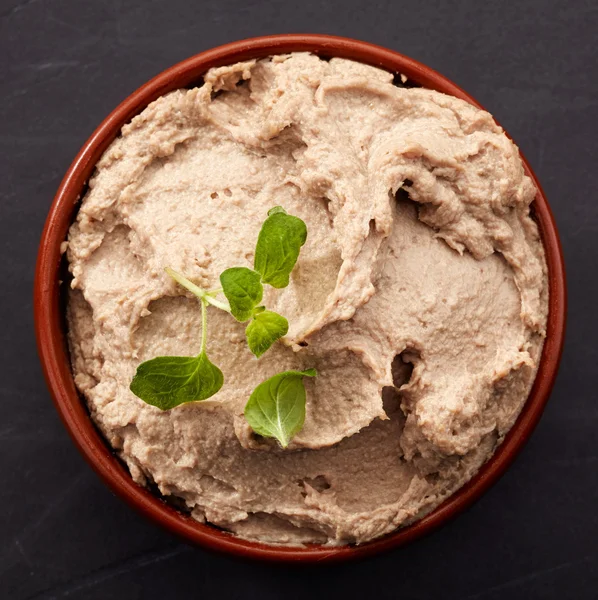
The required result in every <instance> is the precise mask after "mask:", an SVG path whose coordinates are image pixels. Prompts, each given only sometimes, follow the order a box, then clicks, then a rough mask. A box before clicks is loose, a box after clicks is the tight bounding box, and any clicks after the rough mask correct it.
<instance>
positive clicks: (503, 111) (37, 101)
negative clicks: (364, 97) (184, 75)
mask: <svg viewBox="0 0 598 600" xmlns="http://www.w3.org/2000/svg"><path fill="white" fill-rule="evenodd" d="M297 5H298V6H299V7H300V8H293V6H292V3H290V2H287V1H285V0H275V1H273V2H265V1H255V0H210V1H207V2H202V1H200V0H195V1H192V0H168V1H162V0H159V1H152V0H136V1H134V2H122V1H118V0H104V1H93V2H92V1H84V0H68V1H67V0H0V19H1V22H0V23H1V30H0V114H1V115H2V117H1V121H0V123H1V125H0V127H1V129H0V175H1V177H0V181H1V182H2V183H1V185H0V194H1V198H2V201H1V203H0V232H1V237H0V243H1V245H2V261H1V264H2V292H1V293H0V308H1V315H2V316H1V319H2V327H1V330H0V335H1V337H2V342H3V346H2V355H3V361H2V373H3V376H2V380H1V383H0V390H1V399H2V413H1V414H2V416H1V417H0V467H1V471H0V476H1V479H0V598H10V599H16V600H22V599H25V598H39V599H42V598H43V599H50V598H77V599H79V598H82V599H91V600H93V599H96V598H97V599H105V598H127V599H136V598H144V599H145V598H150V599H151V598H161V597H165V598H178V597H181V598H183V597H198V598H246V599H249V598H258V597H259V598H261V599H263V600H269V599H274V598H290V599H295V598H310V597H314V598H320V597H322V598H323V597H326V596H329V595H331V594H333V593H334V592H335V591H337V592H338V593H339V594H341V595H338V596H334V597H338V598H342V597H343V595H344V596H345V597H348V598H351V597H359V596H364V597H372V596H375V597H379V598H418V599H432V598H434V599H436V598H442V599H447V598H459V599H469V600H474V599H480V600H481V599H483V600H495V599H499V598H503V597H509V598H543V599H544V598H555V599H556V598H575V599H578V600H582V599H586V598H587V599H594V598H597V597H598V544H597V543H596V539H597V537H598V510H597V509H598V450H597V449H596V445H597V444H598V436H597V434H596V430H597V428H598V403H597V399H596V393H595V383H594V381H593V376H594V374H595V372H596V359H597V351H596V347H597V346H596V339H597V338H598V323H597V318H596V304H597V300H598V294H597V282H598V279H597V277H596V267H595V260H596V257H597V256H598V200H597V197H596V172H597V169H596V164H597V163H598V151H597V144H596V139H597V137H598V131H597V123H598V109H597V103H598V100H597V98H598V78H597V77H596V75H598V73H597V68H596V58H595V52H596V51H595V38H596V32H597V30H598V4H597V3H596V2H595V0H586V1H582V0H577V1H570V2H567V1H554V0H536V1H521V2H514V1H509V2H507V1H493V2H482V1H480V0H468V1H458V0H452V1H445V2H440V1H439V2H426V1H424V2H402V1H400V0H399V1H398V0H394V1H389V0H378V1H368V2H360V1H359V0H302V1H301V2H298V3H297ZM284 32H318V33H336V34H339V35H346V36H350V37H355V38H361V39H364V40H368V41H372V42H375V43H378V44H381V45H383V46H387V47H389V48H393V49H396V50H399V51H400V52H403V53H404V54H407V55H410V56H412V57H414V58H416V59H418V60H420V61H422V62H424V63H427V64H428V65H430V66H432V67H433V68H435V69H437V70H438V71H440V72H441V73H443V74H445V75H447V76H448V77H450V78H451V79H453V80H454V81H455V82H457V83H458V84H460V85H461V86H462V87H464V88H465V89H466V90H467V91H469V92H470V93H471V94H472V95H473V96H474V97H475V98H477V99H478V100H479V101H480V102H481V103H482V104H483V105H484V106H486V107H487V108H488V110H490V111H491V112H492V113H493V114H495V115H496V116H497V118H498V119H499V120H500V122H501V123H502V125H504V126H505V128H506V129H507V130H508V131H509V132H510V133H511V135H512V136H513V137H514V139H515V140H516V141H517V143H518V144H519V145H520V147H521V149H522V150H523V152H524V153H525V154H526V156H527V158H528V159H529V161H530V162H531V165H532V167H533V168H534V169H535V171H536V173H537V175H538V176H539V178H540V181H541V182H542V184H543V186H544V189H545V191H546V193H547V195H548V198H549V200H550V203H551V205H552V208H553V210H554V212H555V215H556V219H557V222H558V225H559V228H560V233H561V236H562V242H563V246H564V250H565V256H566V261H567V267H568V279H569V292H570V311H569V330H568V340H567V346H566V350H565V354H564V358H563V363H562V366H561V370H560V375H559V378H558V381H557V385H556V388H555V390H554V393H553V395H552V398H551V400H550V402H549V405H548V408H547V410H546V413H545V415H544V417H543V419H542V421H541V423H540V425H539V427H538V429H537V430H536V432H535V434H534V435H533V437H532V439H531V440H530V442H529V444H528V446H527V447H526V448H525V450H524V452H523V453H522V454H521V456H520V457H519V458H518V460H517V461H516V463H515V464H514V466H513V467H512V468H511V469H510V470H509V472H508V473H507V474H506V475H505V476H504V478H503V479H502V480H501V481H500V482H499V483H498V484H497V485H496V486H495V487H494V488H493V489H492V490H491V491H490V492H489V493H488V494H487V495H486V496H485V497H484V498H483V499H482V500H481V501H479V502H478V503H477V504H476V505H475V506H474V507H473V508H472V509H471V510H469V511H468V512H467V513H466V514H464V515H462V516H461V517H459V518H458V519H457V520H456V521H453V522H452V523H450V524H449V525H448V526H446V527H445V528H443V529H442V530H441V531H438V532H437V533H435V534H433V535H431V536H430V537H428V538H426V539H424V540H421V541H419V542H417V543H415V544H413V545H411V546H409V547H407V548H404V549H399V550H397V551H394V552H391V553H388V554H385V555H383V556H380V557H376V558H373V559H370V560H367V561H364V562H361V563H356V564H350V565H341V566H336V567H330V566H328V567H323V568H309V569H307V568H303V569H292V568H288V567H280V566H273V565H263V564H256V563H246V562H240V561H237V560H233V559H230V558H227V557H222V556H217V555H213V554H211V553H208V552H205V551H203V550H199V549H193V548H190V547H188V546H186V545H184V544H182V543H180V542H179V541H178V540H176V539H174V538H172V537H171V536H170V535H168V534H167V533H165V532H163V531H161V530H160V529H158V528H157V527H155V526H154V525H152V524H150V523H148V522H146V521H145V520H143V519H142V518H141V517H139V516H138V515H137V514H136V513H134V512H132V511H131V510H130V509H129V508H128V507H127V506H125V505H124V504H123V503H122V502H121V501H120V500H118V499H116V498H115V497H114V496H113V495H112V494H111V493H110V492H109V491H108V490H107V489H106V488H105V487H104V486H103V484H102V483H100V481H99V480H98V479H97V477H96V476H95V475H94V474H93V472H92V471H91V470H90V469H89V467H88V466H87V465H86V464H85V463H84V462H83V460H82V458H80V456H79V455H78V453H77V451H76V450H75V448H74V446H73V445H72V444H71V442H70V440H69V439H68V437H67V434H66V432H65V431H64V429H63V427H62V425H61V423H60V422H59V420H58V417H57V415H56V413H55V411H54V409H53V406H52V404H51V401H50V398H49V395H48V393H47V391H46V388H45V385H44V382H43V379H42V375H41V371H40V368H39V366H38V361H37V356H36V352H35V347H34V340H33V327H32V306H31V288H32V281H33V268H34V260H35V254H36V250H37V243H38V239H39V235H40V232H41V228H42V224H43V221H44V218H45V215H46V211H47V209H48V206H49V204H50V201H51V199H52V196H53V194H54V192H55V190H56V188H57V186H58V183H59V181H60V178H61V176H62V174H63V173H64V171H65V170H66V168H67V167H68V165H69V164H70V162H71V160H72V158H73V157H74V155H75V153H76V152H77V150H78V149H79V147H80V146H81V145H82V143H83V142H84V141H85V140H86V138H87V137H88V136H89V134H90V133H91V131H92V130H93V128H94V127H95V126H96V125H97V124H98V123H99V122H100V120H101V119H102V118H103V117H104V116H105V115H106V114H107V113H108V112H109V111H110V110H111V109H112V108H114V107H115V106H116V104H118V103H119V102H120V101H121V100H122V99H123V98H125V97H126V96H127V95H128V94H129V93H130V92H132V91H133V90H134V89H136V88H137V87H138V86H139V85H141V84H142V83H144V82H145V81H146V80H148V79H149V78H150V77H152V76H153V75H155V74H156V73H158V72H160V71H161V70H163V69H164V68H166V67H168V66H169V65H171V64H173V63H174V62H177V61H179V60H181V59H183V58H186V57H187V56H190V55H192V54H195V53H197V52H199V51H201V50H205V49H207V48H210V47H212V46H215V45H218V44H221V43H224V42H228V41H232V40H235V39H240V38H244V37H249V36H255V35H261V34H269V33H284ZM372 590H376V591H375V593H374V592H372Z"/></svg>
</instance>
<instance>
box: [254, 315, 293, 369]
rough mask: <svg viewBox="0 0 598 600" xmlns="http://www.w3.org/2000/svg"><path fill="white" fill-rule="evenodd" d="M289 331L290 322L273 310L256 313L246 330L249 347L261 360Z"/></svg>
mask: <svg viewBox="0 0 598 600" xmlns="http://www.w3.org/2000/svg"><path fill="white" fill-rule="evenodd" d="M256 310H257V309H256ZM288 330H289V322H288V321H287V320H286V319H285V318H284V317H283V316H282V315H279V314H278V313H275V312H273V311H271V310H265V311H260V312H258V313H257V314H255V313H254V317H253V319H252V320H251V322H250V323H249V325H247V328H246V329H245V335H246V336H247V345H248V346H249V349H250V350H251V351H252V352H253V353H254V354H255V355H256V356H257V357H258V358H259V357H260V356H261V355H262V354H263V353H264V352H265V351H266V350H268V348H270V346H271V345H272V344H273V343H274V342H275V341H276V340H278V339H280V338H281V337H282V336H283V335H286V334H287V331H288Z"/></svg>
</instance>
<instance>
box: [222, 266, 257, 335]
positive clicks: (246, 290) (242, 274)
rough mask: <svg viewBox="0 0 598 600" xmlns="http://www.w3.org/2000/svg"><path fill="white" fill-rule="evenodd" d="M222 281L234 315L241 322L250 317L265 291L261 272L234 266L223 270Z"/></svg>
mask: <svg viewBox="0 0 598 600" xmlns="http://www.w3.org/2000/svg"><path fill="white" fill-rule="evenodd" d="M220 283H221V284H222V290H223V291H224V295H225V296H226V299H227V300H228V303H229V304H230V311H231V314H232V315H233V317H235V319H237V321H241V323H243V322H244V321H247V319H250V318H251V315H253V309H254V308H255V307H256V306H257V305H258V304H259V303H260V302H261V300H262V295H263V293H264V288H263V287H262V283H261V281H260V275H259V273H256V272H255V271H252V270H251V269H248V268H247V267H233V268H232V269H226V271H223V272H222V274H221V275H220Z"/></svg>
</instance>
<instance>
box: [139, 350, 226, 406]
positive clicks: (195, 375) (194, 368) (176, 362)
mask: <svg viewBox="0 0 598 600" xmlns="http://www.w3.org/2000/svg"><path fill="white" fill-rule="evenodd" d="M223 382H224V377H223V375H222V371H221V370H220V369H219V368H218V367H217V366H216V365H214V364H212V363H211V362H210V361H209V360H208V357H207V355H206V354H205V353H202V354H200V355H199V356H190V357H188V356H158V357H156V358H152V359H151V360H147V361H145V362H143V363H141V364H140V365H139V366H138V367H137V372H136V373H135V377H133V381H131V386H130V389H131V391H132V392H133V393H134V394H135V395H136V396H138V397H139V398H141V399H142V400H143V401H144V402H146V403H147V404H151V405H152V406H157V407H158V408H160V409H161V410H168V409H170V408H174V407H175V406H178V405H179V404H184V403H185V402H195V401H198V400H205V399H206V398H209V397H210V396H213V395H214V394H215V393H216V392H217V391H218V390H219V389H220V388H221V387H222V383H223Z"/></svg>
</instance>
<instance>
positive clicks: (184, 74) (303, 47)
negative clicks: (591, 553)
mask: <svg viewBox="0 0 598 600" xmlns="http://www.w3.org/2000/svg"><path fill="white" fill-rule="evenodd" d="M296 51H308V52H313V53H316V54H318V55H321V56H324V57H332V56H338V57H343V58H349V59H353V60H356V61H359V62H363V63H367V64H371V65H375V66H379V67H382V68H385V69H387V70H389V71H391V72H395V73H402V74H404V75H406V76H407V77H408V78H409V79H411V80H413V81H415V82H416V83H418V84H420V85H422V86H423V87H426V88H430V89H435V90H438V91H441V92H444V93H446V94H450V95H452V96H456V97H457V98H461V99H463V100H466V101H467V102H469V103H471V104H473V105H474V106H477V107H480V108H481V106H480V104H479V103H478V102H476V101H475V100H474V99H473V98H472V97H471V96H470V95H469V94H467V93H466V92H464V91H463V90H462V89H461V88H459V87H458V86H457V85H455V84H454V83H453V82H451V81H450V80H448V79H447V78H446V77H444V76H442V75H440V74H439V73H437V72H435V71H434V70H432V69H430V68H429V67H427V66H425V65H423V64H421V63H419V62H417V61H415V60H413V59H411V58H408V57H406V56H404V55H402V54H400V53H398V52H395V51H392V50H388V49H386V48H383V47H380V46H376V45H374V44H370V43H367V42H362V41H358V40H353V39H349V38H344V37H336V36H328V35H314V34H283V35H273V36H263V37H257V38H251V39H246V40H241V41H237V42H232V43H229V44H225V45H223V46H219V47H217V48H213V49H211V50H207V51H205V52H202V53H200V54H197V55H195V56H192V57H191V58H188V59H186V60H184V61H182V62H180V63H178V64H176V65H174V66H172V67H170V68H169V69H166V70H165V71H163V72H162V73H160V74H159V75H157V76H156V77H154V78H153V79H151V80H150V81H149V82H148V83H146V84H145V85H143V86H141V87H140V88H139V89H138V90H136V91H135V92H133V93H132V94H131V95H130V96H129V97H128V98H126V99H125V100H124V101H123V102H122V103H121V104H120V105H119V106H118V107H117V108H116V109H114V110H113V111H112V112H111V113H110V114H109V115H108V116H107V117H106V119H104V121H103V122H102V123H101V124H100V125H99V127H98V128H97V129H96V130H95V131H94V132H93V134H92V135H91V137H90V138H89V139H88V140H87V142H86V143H85V144H84V145H83V147H82V148H81V150H80V151H79V153H78V154H77V156H76V158H75V159H74V161H73V163H72V164H71V166H70V167H69V169H68V171H67V172H66V174H65V176H64V178H63V180H62V182H61V184H60V187H59V188H58V191H57V192H56V196H55V198H54V201H53V203H52V206H51V208H50V212H49V214H48V217H47V220H46V223H45V226H44V229H43V232H42V236H41V241H40V246H39V252H38V258H37V265H36V273H35V282H34V317H35V332H36V338H37V347H38V352H39V356H40V359H41V363H42V367H43V371H44V375H45V378H46V382H47V385H48V388H49V390H50V392H51V395H52V397H53V400H54V404H55V406H56V409H57V411H58V413H59V415H60V417H61V419H62V421H63V423H64V425H65V426H66V428H67V430H68V432H69V434H70V435H71V437H72V439H73V441H74V442H75V444H76V446H77V447H78V448H79V450H80V452H81V453H82V454H83V456H84V457H85V458H86V460H87V461H88V462H89V464H90V465H91V466H92V467H93V469H94V470H95V471H96V472H97V473H98V474H99V475H100V476H101V478H102V479H103V480H104V482H105V483H106V484H107V485H108V486H109V487H110V488H111V489H112V490H113V491H114V492H115V493H116V494H117V495H118V496H120V497H121V498H123V499H124V500H125V501H126V502H128V503H129V504H130V505H131V506H133V507H134V508H135V509H137V510H138V511H139V512H140V513H142V514H144V515H145V516H146V517H149V518H150V519H151V520H153V521H154V522H156V523H158V524H160V525H162V526H163V527H165V528H166V529H168V530H169V531H171V532H173V533H175V534H178V535H179V536H182V537H183V538H184V539H185V540H187V541H188V542H192V543H194V544H198V545H200V546H203V547H205V548H209V549H211V550H216V551H221V552H227V553H229V554H233V555H236V556H240V557H246V558H254V559H262V560H269V561H278V562H294V563H298V562H301V563H315V562H322V561H325V562H331V561H342V560H347V559H354V558H358V557H365V556H369V555H372V554H376V553H378V552H380V551H382V550H387V549H389V548H395V547H398V546H401V545H403V544H406V543H407V542H410V541H412V540H415V539H416V538H419V537H421V536H423V535H425V534H426V533H428V532H430V531H432V530H433V529H436V528H437V527H439V526H440V525H441V524H443V523H445V522H446V521H447V520H449V519H451V518H452V517H454V516H456V515H457V514H458V513H460V512H462V511H463V510H465V509H466V508H467V507H469V506H470V505H471V504H472V503H473V502H474V501H475V500H477V499H478V498H479V497H480V496H481V495H482V494H483V493H484V492H485V491H486V490H487V489H488V488H489V487H490V486H491V485H492V484H493V483H495V482H496V481H497V479H498V478H499V477H500V476H501V475H502V474H503V473H504V472H505V470H506V469H507V467H508V466H509V465H510V464H511V462H512V461H513V459H514V458H515V456H516V455H517V454H518V453H519V451H520V450H521V448H522V447H523V445H524V443H525V442H526V441H527V439H528V437H529V436H530V434H531V432H532V431H533V429H534V428H535V426H536V424H537V423H538V420H539V419H540V416H541V414H542V411H543V409H544V406H545V404H546V402H547V400H548V396H549V394H550V391H551V389H552V386H553V384H554V379H555V377H556V373H557V369H558V364H559V361H560V357H561V353H562V348H563V342H564V335H565V319H566V316H565V315H566V282H565V271H564V261H563V255H562V250H561V244H560V241H559V237H558V233H557V229H556V225H555V222H554V218H553V215H552V212H551V210H550V207H549V205H548V202H547V200H546V197H545V195H544V192H543V191H542V188H541V186H540V184H539V182H538V180H537V178H536V176H535V175H534V173H533V172H532V170H531V168H530V166H529V164H528V163H527V161H526V160H525V158H523V156H522V158H523V163H524V165H525V170H526V172H527V174H528V175H529V176H530V177H531V178H532V180H533V181H534V183H535V185H536V187H537V189H538V194H537V197H536V200H535V203H534V205H535V215H536V219H537V221H538V224H539V228H540V233H541V236H542V240H543V243H544V247H545V249H546V259H547V264H548V275H549V286H550V288H549V291H550V300H549V316H548V324H547V336H546V342H545V345H544V350H543V353H542V358H541V362H540V366H539V369H538V374H537V376H536V381H535V383H534V386H533V388H532V391H531V392H530V395H529V397H528V400H527V402H526V404H525V406H524V408H523V410H522V412H521V414H520V416H519V418H518V419H517V421H516V423H515V425H514V426H513V428H512V429H511V431H510V432H509V434H508V435H507V436H506V438H505V440H504V442H503V443H502V444H501V446H500V447H499V448H498V450H497V451H496V453H495V454H494V455H493V456H492V457H491V459H490V460H489V461H488V462H487V463H486V464H485V465H484V466H483V467H482V468H481V470H480V471H479V472H478V473H477V475H476V476H475V477H474V478H473V479H472V480H471V481H469V482H468V483H467V484H466V485H465V486H463V487H462V488H461V489H460V490H458V491H457V492H456V493H455V494H453V495H452V496H451V497H450V498H448V499H447V500H446V501H445V502H444V503H443V504H442V505H440V506H439V507H438V508H436V509H435V510H434V511H433V512H431V513H430V514H429V515H427V516H425V517H423V518H422V519H421V520H419V521H417V522H416V523H414V524H412V525H409V526H407V527H405V528H402V529H399V530H397V531H395V532H393V533H391V534H388V535H387V536H385V537H383V538H381V539H379V540H374V541H372V542H367V543H365V544H363V545H359V546H342V547H327V546H319V545H310V546H306V547H304V548H289V547H280V546H269V545H265V544H260V543H257V542H251V541H246V540H243V539H240V538H237V537H234V536H233V535H231V534H229V533H226V532H224V531H221V530H219V529H217V528H215V527H213V526H210V525H203V524H201V523H198V522H196V521H194V520H193V519H191V518H190V517H188V516H186V515H183V514H182V513H180V512H178V511H176V510H175V509H173V508H172V507H170V506H169V505H167V504H166V503H165V502H164V501H163V500H161V499H159V498H158V497H156V496H154V495H153V494H152V493H151V492H149V491H148V490H146V489H144V488H142V487H140V486H138V485H137V484H136V483H134V482H133V480H132V479H131V476H130V475H129V473H128V471H127V470H126V469H125V467H124V466H123V465H122V464H121V462H120V461H119V460H118V459H117V458H116V456H115V455H114V454H113V453H112V452H111V450H110V449H109V448H108V446H107V444H106V442H105V441H104V439H103V438H102V436H101V435H100V433H99V432H98V430H97V429H96V428H95V426H94V425H93V423H92V421H91V419H90V417H89V414H88V412H87V408H86V407H85V404H84V402H83V401H82V400H81V398H80V397H79V395H78V393H77V391H76V388H75V385H74V382H73V377H72V374H71V370H70V363H69V357H68V352H67V349H66V344H65V332H64V318H63V315H62V312H61V304H60V281H59V279H60V263H61V252H60V246H61V243H62V242H63V241H64V240H65V238H66V235H67V231H68V227H69V225H70V223H71V222H72V220H73V217H74V215H75V213H76V208H77V205H78V202H79V199H80V196H81V193H82V191H83V189H84V186H85V185H86V183H87V181H88V180H89V177H90V175H91V173H92V171H93V168H94V165H95V164H96V162H97V161H98V159H99V158H100V156H101V154H102V153H103V152H104V150H105V149H106V148H107V146H108V145H109V144H110V143H111V142H112V140H113V139H114V138H115V137H116V136H117V135H118V133H119V131H120V129H121V127H122V125H124V124H125V123H126V122H128V121H130V120H131V118H132V117H134V116H135V115H136V114H138V113H139V112H141V110H143V109H144V108H145V107H146V106H147V105H148V104H149V103H150V102H151V101H153V100H155V99H156V98H158V97H159V96H161V95H163V94H165V93H166V92H168V91H171V90H173V89H177V88H182V87H187V86H189V85H190V84H192V83H194V82H195V83H197V82H199V81H200V80H201V77H202V75H203V74H204V73H205V72H206V71H207V70H208V69H209V68H210V67H213V66H221V65H227V64H232V63H235V62H237V61H240V60H246V59H250V58H261V57H266V56H270V55H274V54H284V53H288V52H296Z"/></svg>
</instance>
